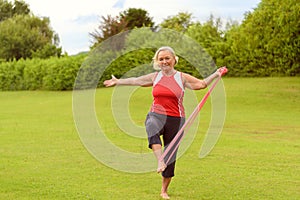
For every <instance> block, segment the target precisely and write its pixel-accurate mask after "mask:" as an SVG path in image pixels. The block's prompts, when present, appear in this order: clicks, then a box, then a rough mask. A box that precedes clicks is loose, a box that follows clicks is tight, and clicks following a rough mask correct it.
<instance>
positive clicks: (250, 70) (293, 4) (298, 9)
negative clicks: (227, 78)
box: [226, 0, 300, 76]
mask: <svg viewBox="0 0 300 200" xmlns="http://www.w3.org/2000/svg"><path fill="white" fill-rule="evenodd" d="M299 19H300V3H299V1H298V0H286V1H284V2H283V1H277V0H262V1H261V3H260V4H259V5H258V7H257V8H256V9H254V11H253V12H248V13H246V14H245V19H244V21H243V23H242V24H241V26H240V27H237V28H235V29H233V30H231V31H229V32H228V33H227V35H226V38H227V39H228V41H229V42H230V45H229V46H230V51H231V53H230V55H229V56H228V57H227V58H226V59H227V60H228V61H229V62H230V63H231V65H232V68H233V69H236V68H239V69H241V70H240V72H241V75H243V74H247V75H251V76H270V75H271V76H272V75H273V76H278V75H288V76H294V75H299V74H300V58H299V54H300V34H299V33H300V24H299ZM229 71H230V70H229Z"/></svg>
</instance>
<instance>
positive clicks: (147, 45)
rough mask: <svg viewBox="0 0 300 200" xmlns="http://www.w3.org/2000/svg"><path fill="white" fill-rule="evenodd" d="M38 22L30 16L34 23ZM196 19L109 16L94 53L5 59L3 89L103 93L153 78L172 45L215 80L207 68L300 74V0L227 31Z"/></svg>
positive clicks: (182, 63) (272, 3) (252, 15)
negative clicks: (107, 85)
mask: <svg viewBox="0 0 300 200" xmlns="http://www.w3.org/2000/svg"><path fill="white" fill-rule="evenodd" d="M0 2H1V0H0ZM15 10H18V9H15ZM19 10H20V9H19ZM21 10H22V9H21ZM25 11H26V12H28V10H26V9H25ZM12 16H13V19H11V18H12V17H11V16H8V17H6V18H5V17H2V18H1V16H0V20H1V19H2V22H0V28H1V27H2V29H0V33H1V34H2V33H3V30H6V29H3V27H6V28H7V29H9V28H10V27H11V26H12V24H15V23H11V24H10V25H9V23H8V21H7V20H8V19H11V21H14V20H16V19H18V20H21V17H20V15H18V14H17V15H12ZM24 19H26V18H24ZM31 19H32V18H31V17H30V16H29V17H28V18H27V19H26V20H27V22H29V21H32V20H31ZM34 19H35V18H34ZM192 19H193V16H192V14H191V13H188V12H181V13H178V14H177V15H175V16H170V17H168V18H167V19H165V20H164V21H163V22H162V23H161V24H159V25H155V24H154V22H153V21H152V18H151V17H150V16H149V14H148V13H147V11H145V10H143V9H135V8H130V9H128V10H126V11H124V12H121V13H120V14H119V15H118V16H115V17H112V16H107V17H105V16H102V21H101V22H100V25H99V27H98V30H95V31H94V32H93V33H90V35H91V37H92V38H93V39H94V44H93V45H92V46H91V51H90V52H89V54H82V55H78V56H67V55H64V56H62V55H60V53H58V52H59V48H58V47H57V46H58V45H57V41H56V43H55V44H53V43H47V44H46V45H45V44H43V45H42V48H40V49H37V50H36V51H32V50H31V51H30V52H31V53H30V54H26V52H27V51H26V50H24V51H23V50H22V51H21V52H23V53H24V54H22V55H28V56H27V57H23V56H20V57H13V59H8V60H11V61H9V62H6V61H5V60H7V59H4V57H2V58H3V59H4V60H3V61H2V62H1V60H0V90H38V89H41V90H43V89H44V90H71V89H73V88H74V84H75V88H78V89H82V88H93V87H101V86H102V84H101V83H102V82H103V80H104V79H108V78H110V76H111V74H114V75H115V76H116V77H124V76H138V75H142V74H145V73H148V72H151V70H152V68H151V66H150V65H151V61H152V57H153V54H154V52H155V50H156V49H157V48H158V47H160V46H164V45H170V46H172V47H173V48H174V49H175V51H176V53H177V54H178V55H179V57H180V60H179V63H178V65H177V66H176V68H177V69H178V70H180V71H184V72H187V73H190V74H192V75H194V76H196V77H199V78H201V77H205V76H207V75H208V74H209V73H211V70H210V69H209V68H208V67H207V66H212V65H214V64H216V65H217V66H223V65H226V66H227V67H228V69H229V73H228V76H247V77H254V76H255V77H257V76H260V77H263V76H299V75H300V56H299V55H300V23H299V19H300V2H299V1H298V0H287V1H284V2H282V1H277V0H262V1H261V3H260V4H259V5H258V7H257V8H255V9H254V10H253V11H252V12H247V13H245V17H244V20H243V21H242V22H241V23H238V22H235V21H229V22H228V23H227V24H223V23H222V22H223V21H222V20H221V19H220V18H214V16H210V18H209V19H208V20H207V21H206V22H204V23H201V22H199V21H196V22H195V21H193V20H192ZM33 21H34V20H33ZM46 21H47V20H46ZM4 22H5V23H4ZM6 23H8V24H7V25H6ZM47 23H49V21H47ZM47 23H46V24H47ZM20 24H22V23H20ZM23 24H24V23H23ZM37 24H44V22H43V21H41V22H40V23H37ZM46 27H47V25H46ZM142 27H143V28H142ZM18 29H22V28H18ZM35 30H36V32H34V33H35V34H37V36H38V35H39V34H38V33H39V31H38V29H35ZM1 31H2V32H1ZM1 34H0V43H1V41H6V40H1V37H2V36H3V34H2V35H1ZM41 35H45V34H41ZM8 36H9V34H8V35H7V37H8ZM49 36H50V38H52V40H51V41H55V40H53V39H55V38H56V39H58V38H57V36H55V34H54V32H53V31H52V30H50V35H49ZM24 38H25V39H26V37H24ZM29 38H31V37H29ZM43 41H44V40H43ZM47 41H49V40H47ZM11 42H13V40H11ZM26 44H27V43H26ZM4 46H5V45H4ZM4 46H0V58H1V55H2V56H3V55H5V53H3V52H9V51H6V50H3V49H5V48H7V46H5V47H4ZM8 46H9V45H8ZM11 46H12V45H11ZM17 46H18V45H17ZM25 46H29V44H27V45H25ZM1 48H2V49H1ZM57 50H58V51H57ZM11 52H13V53H16V52H18V49H14V51H11ZM17 55H20V54H17ZM47 57H49V58H47ZM46 58H47V59H46Z"/></svg>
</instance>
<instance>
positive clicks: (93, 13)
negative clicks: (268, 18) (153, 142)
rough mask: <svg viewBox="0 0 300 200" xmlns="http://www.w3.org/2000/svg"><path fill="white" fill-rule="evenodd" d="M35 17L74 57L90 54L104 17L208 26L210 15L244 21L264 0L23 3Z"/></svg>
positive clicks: (56, 0) (33, 0)
mask: <svg viewBox="0 0 300 200" xmlns="http://www.w3.org/2000/svg"><path fill="white" fill-rule="evenodd" d="M24 1H25V2H26V3H27V4H28V5H29V8H30V10H31V11H32V12H33V14H34V15H35V16H39V17H49V19H50V22H51V24H50V25H51V27H52V29H53V30H54V31H55V33H57V34H58V36H59V38H60V46H61V47H62V49H63V52H66V53H68V55H74V54H77V53H80V52H83V51H88V50H89V48H90V46H91V45H92V37H91V36H90V34H89V33H92V32H94V31H95V30H97V28H98V26H99V25H100V19H101V16H105V17H107V16H108V15H111V16H113V17H115V16H117V15H118V14H119V13H120V12H123V11H125V10H127V9H128V8H141V9H144V10H146V11H147V12H148V14H149V16H150V17H152V20H153V21H154V22H155V24H156V25H158V24H159V23H161V22H162V21H163V20H164V19H166V18H168V17H170V16H175V15H177V14H178V13H179V12H188V13H191V14H192V16H193V17H194V18H193V20H194V21H200V22H205V21H206V20H207V19H208V18H209V16H210V14H213V16H214V17H220V18H221V19H223V20H229V19H232V20H238V21H242V20H243V18H244V14H245V13H246V12H248V11H250V12H251V11H253V9H254V8H256V7H257V5H258V4H259V3H260V1H261V0H247V1H242V0H81V1H74V0H24Z"/></svg>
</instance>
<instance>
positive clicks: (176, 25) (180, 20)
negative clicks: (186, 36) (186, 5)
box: [159, 12, 193, 32]
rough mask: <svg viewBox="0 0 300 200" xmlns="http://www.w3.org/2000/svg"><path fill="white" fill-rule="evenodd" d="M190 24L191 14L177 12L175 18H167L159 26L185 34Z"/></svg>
mask: <svg viewBox="0 0 300 200" xmlns="http://www.w3.org/2000/svg"><path fill="white" fill-rule="evenodd" d="M192 24H193V22H192V13H188V12H179V13H178V14H177V15H175V16H169V17H168V18H167V19H164V20H163V22H161V23H160V25H159V26H160V27H162V28H167V29H173V30H175V31H178V32H185V31H187V30H188V29H189V27H190V26H191V25H192Z"/></svg>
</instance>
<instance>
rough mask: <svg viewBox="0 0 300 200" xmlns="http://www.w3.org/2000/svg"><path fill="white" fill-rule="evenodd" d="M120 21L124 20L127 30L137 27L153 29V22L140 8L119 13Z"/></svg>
mask: <svg viewBox="0 0 300 200" xmlns="http://www.w3.org/2000/svg"><path fill="white" fill-rule="evenodd" d="M120 18H121V20H125V21H126V22H127V23H126V28H127V29H128V30H131V29H134V28H139V27H153V26H154V22H153V19H152V17H150V16H149V14H148V12H147V11H146V10H143V9H141V8H129V9H128V10H125V11H124V12H121V13H120Z"/></svg>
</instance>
